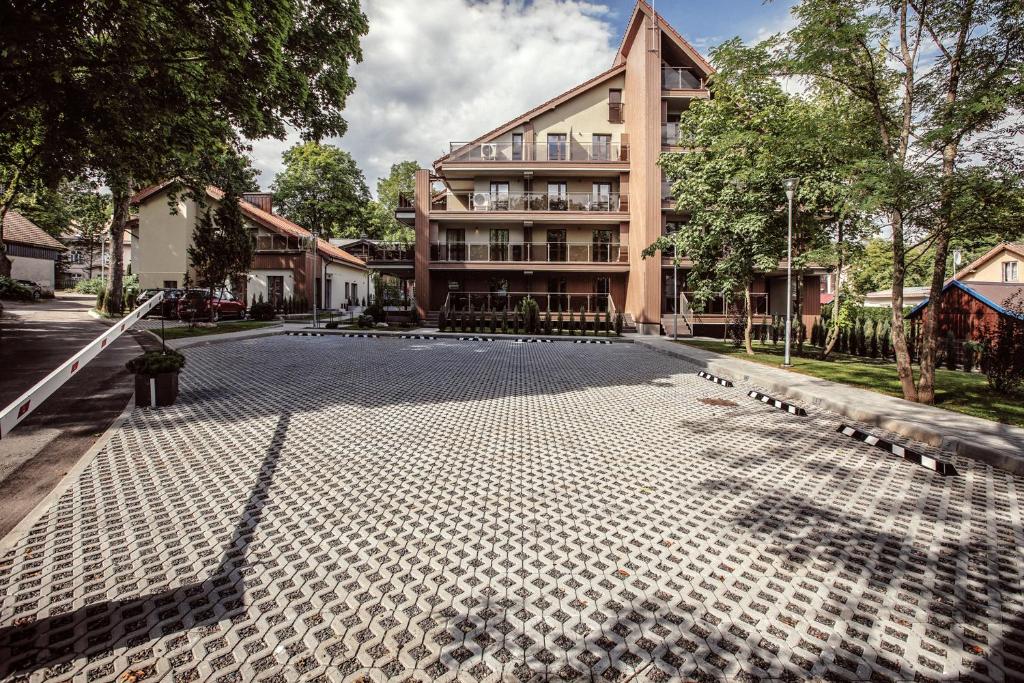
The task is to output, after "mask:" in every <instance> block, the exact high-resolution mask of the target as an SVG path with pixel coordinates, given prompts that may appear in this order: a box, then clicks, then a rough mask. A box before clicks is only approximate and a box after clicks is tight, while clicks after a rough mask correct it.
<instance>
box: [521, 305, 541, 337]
mask: <svg viewBox="0 0 1024 683" xmlns="http://www.w3.org/2000/svg"><path fill="white" fill-rule="evenodd" d="M518 312H519V313H521V314H522V316H523V331H524V332H525V333H526V334H537V333H538V332H539V331H540V306H539V305H538V304H537V301H536V300H535V299H534V298H533V297H532V296H527V297H524V298H523V300H522V301H520V302H519V307H518Z"/></svg>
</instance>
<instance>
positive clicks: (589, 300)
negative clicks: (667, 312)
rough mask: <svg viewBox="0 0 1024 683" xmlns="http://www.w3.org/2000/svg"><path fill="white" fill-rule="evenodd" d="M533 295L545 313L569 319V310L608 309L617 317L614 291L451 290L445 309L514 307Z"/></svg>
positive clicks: (470, 310)
mask: <svg viewBox="0 0 1024 683" xmlns="http://www.w3.org/2000/svg"><path fill="white" fill-rule="evenodd" d="M528 296H529V297H532V298H533V299H534V301H536V302H537V306H539V307H540V311H541V313H547V312H548V311H550V312H551V313H552V314H553V315H555V314H557V313H558V311H559V310H561V311H562V314H563V316H564V319H565V321H568V316H569V311H570V310H572V312H573V313H574V314H579V312H580V310H583V311H584V312H585V313H604V312H606V311H607V312H608V313H609V314H610V315H611V317H612V319H613V320H614V319H615V314H616V312H617V311H616V309H615V301H613V300H612V297H611V294H570V293H568V292H565V293H559V292H551V293H549V292H448V296H447V297H446V298H445V300H444V305H443V306H442V307H441V309H442V310H443V311H444V312H445V314H446V315H448V314H452V313H481V312H490V311H495V312H498V313H501V312H502V311H513V310H515V309H516V308H518V307H519V304H520V303H521V302H522V300H523V299H525V298H526V297H528Z"/></svg>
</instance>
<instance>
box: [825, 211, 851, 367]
mask: <svg viewBox="0 0 1024 683" xmlns="http://www.w3.org/2000/svg"><path fill="white" fill-rule="evenodd" d="M836 257H837V258H836V290H835V292H834V293H833V294H832V326H831V327H830V328H829V331H828V334H827V335H826V336H825V349H824V350H823V351H822V352H821V359H822V360H825V359H827V358H828V355H829V354H830V353H832V349H834V348H835V346H836V341H838V339H839V283H840V282H842V281H843V265H845V261H846V249H845V248H844V247H843V221H841V220H840V221H839V227H838V228H837V235H836ZM826 277H828V276H827V275H826Z"/></svg>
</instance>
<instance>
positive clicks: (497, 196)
mask: <svg viewBox="0 0 1024 683" xmlns="http://www.w3.org/2000/svg"><path fill="white" fill-rule="evenodd" d="M508 198H509V191H508V183H507V182H491V211H508Z"/></svg>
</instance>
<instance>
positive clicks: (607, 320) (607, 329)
mask: <svg viewBox="0 0 1024 683" xmlns="http://www.w3.org/2000/svg"><path fill="white" fill-rule="evenodd" d="M604 333H605V334H611V333H612V309H611V308H606V309H604Z"/></svg>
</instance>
